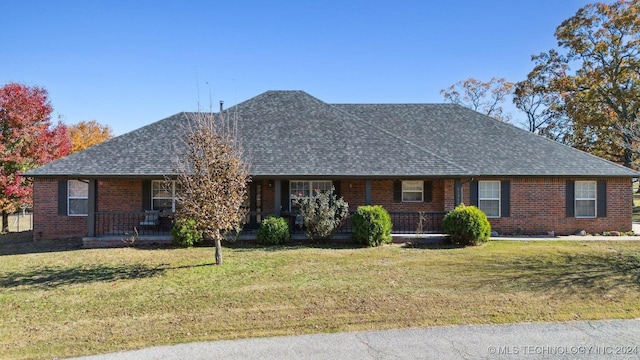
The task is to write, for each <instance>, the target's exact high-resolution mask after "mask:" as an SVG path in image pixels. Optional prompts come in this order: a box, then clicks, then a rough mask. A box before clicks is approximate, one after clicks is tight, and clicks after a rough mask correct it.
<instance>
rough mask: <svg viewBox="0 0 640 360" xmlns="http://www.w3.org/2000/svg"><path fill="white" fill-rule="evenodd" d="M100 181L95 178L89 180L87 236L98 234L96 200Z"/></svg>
mask: <svg viewBox="0 0 640 360" xmlns="http://www.w3.org/2000/svg"><path fill="white" fill-rule="evenodd" d="M97 185H98V181H97V180H95V179H92V180H89V198H88V199H87V200H88V214H87V236H88V237H94V236H96V209H97V206H96V200H97V198H98V196H97V195H98V191H97V190H98V189H97Z"/></svg>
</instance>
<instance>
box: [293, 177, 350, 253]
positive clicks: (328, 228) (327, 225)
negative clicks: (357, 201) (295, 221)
mask: <svg viewBox="0 0 640 360" xmlns="http://www.w3.org/2000/svg"><path fill="white" fill-rule="evenodd" d="M334 191H335V188H333V187H331V190H329V191H318V190H314V192H315V196H313V197H300V198H294V204H295V205H296V206H298V212H299V214H300V216H302V220H303V223H304V229H305V232H306V233H307V236H309V238H310V239H311V240H312V241H314V240H325V241H326V240H330V239H331V236H332V235H333V231H334V230H335V229H336V228H337V227H338V226H340V224H342V221H344V219H346V218H347V216H349V204H348V203H347V202H346V201H344V200H343V199H342V198H339V199H338V197H337V196H336V195H335V194H334Z"/></svg>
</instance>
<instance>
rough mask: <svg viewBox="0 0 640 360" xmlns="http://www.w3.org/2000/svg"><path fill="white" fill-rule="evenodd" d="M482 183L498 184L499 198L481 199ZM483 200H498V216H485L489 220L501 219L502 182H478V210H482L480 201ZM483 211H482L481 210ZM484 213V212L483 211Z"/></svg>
mask: <svg viewBox="0 0 640 360" xmlns="http://www.w3.org/2000/svg"><path fill="white" fill-rule="evenodd" d="M481 183H498V197H497V198H483V197H480V184H481ZM481 200H489V201H491V200H493V201H495V200H498V215H497V216H494V215H492V216H489V215H488V214H487V213H486V212H485V215H487V218H489V219H499V218H501V217H502V182H501V181H500V180H481V181H478V208H480V201H481ZM480 210H482V209H480ZM482 212H484V210H483V211H482Z"/></svg>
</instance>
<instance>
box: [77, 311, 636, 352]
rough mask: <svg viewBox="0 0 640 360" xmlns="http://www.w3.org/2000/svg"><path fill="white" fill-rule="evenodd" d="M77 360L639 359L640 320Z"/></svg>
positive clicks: (331, 337)
mask: <svg viewBox="0 0 640 360" xmlns="http://www.w3.org/2000/svg"><path fill="white" fill-rule="evenodd" d="M78 359H83V360H110V359H117V360H134V359H135V360H138V359H142V360H147V359H149V360H150V359H154V360H165V359H194V360H200V359H261V360H270V359H279V360H280V359H322V360H324V359H349V360H356V359H444V360H448V359H640V319H636V320H610V321H580V322H567V323H551V324H538V323H536V324H512V325H477V326H449V327H433V328H425V329H411V330H389V331H371V332H352V333H336V334H319V335H304V336H286V337H275V338H258V339H246V340H234V341H215V342H207V343H204V342H203V343H191V344H182V345H175V346H161V347H153V348H148V349H143V350H138V351H129V352H121V353H116V354H108V355H98V356H91V357H83V358H78Z"/></svg>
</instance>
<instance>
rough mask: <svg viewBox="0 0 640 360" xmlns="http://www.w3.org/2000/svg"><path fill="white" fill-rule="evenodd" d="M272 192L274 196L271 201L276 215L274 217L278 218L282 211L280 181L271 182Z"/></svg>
mask: <svg viewBox="0 0 640 360" xmlns="http://www.w3.org/2000/svg"><path fill="white" fill-rule="evenodd" d="M273 190H274V192H275V194H274V198H275V199H273V200H274V201H273V203H274V209H273V212H274V213H275V214H276V216H280V211H281V210H282V184H281V182H280V180H275V181H274V182H273Z"/></svg>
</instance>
